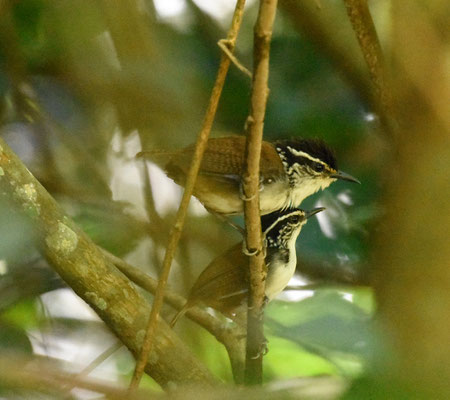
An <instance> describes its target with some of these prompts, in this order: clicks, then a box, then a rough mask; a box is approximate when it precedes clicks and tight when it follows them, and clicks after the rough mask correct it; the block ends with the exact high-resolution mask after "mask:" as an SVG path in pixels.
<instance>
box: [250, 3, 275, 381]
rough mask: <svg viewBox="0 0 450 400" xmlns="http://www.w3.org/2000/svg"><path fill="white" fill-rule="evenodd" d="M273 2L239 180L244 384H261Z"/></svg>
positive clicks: (263, 20) (260, 34)
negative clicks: (245, 293) (262, 192)
mask: <svg viewBox="0 0 450 400" xmlns="http://www.w3.org/2000/svg"><path fill="white" fill-rule="evenodd" d="M276 9H277V0H261V2H260V7H259V12H258V18H257V21H256V24H255V33H254V53H253V57H254V62H253V64H254V66H253V71H254V72H253V83H252V94H251V106H250V115H249V118H248V124H249V125H248V136H247V141H246V146H245V166H244V173H243V176H242V178H243V179H242V181H243V192H244V196H245V197H246V200H245V202H244V214H245V226H246V230H247V235H246V245H247V251H248V253H249V254H253V255H252V256H250V259H249V266H250V295H249V302H248V318H247V349H246V367H245V381H246V383H247V384H260V383H262V349H263V342H264V334H263V307H264V296H265V295H264V290H265V285H264V281H265V279H266V275H267V271H266V267H265V264H264V254H263V251H262V249H263V244H262V234H261V220H260V214H259V162H260V158H261V144H262V136H263V127H264V116H265V113H266V104H267V97H268V94H269V89H268V85H267V82H268V79H269V51H270V39H271V37H272V26H273V22H274V20H275V14H276Z"/></svg>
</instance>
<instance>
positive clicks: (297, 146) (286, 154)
mask: <svg viewBox="0 0 450 400" xmlns="http://www.w3.org/2000/svg"><path fill="white" fill-rule="evenodd" d="M275 148H276V151H277V153H278V155H279V157H280V159H281V161H282V163H283V166H284V169H285V172H286V174H287V175H288V176H289V183H290V185H291V186H292V187H295V186H297V185H299V184H300V185H306V184H309V186H311V192H312V193H314V192H316V191H317V190H319V189H324V188H326V187H327V186H329V185H330V184H331V183H332V182H334V181H335V180H336V179H342V180H346V181H350V182H356V183H360V182H359V181H358V180H357V179H356V178H354V177H352V176H351V175H348V174H346V173H345V172H342V171H339V170H338V166H337V161H336V157H335V155H334V152H333V151H332V150H331V149H330V148H329V147H328V146H327V144H326V143H325V142H323V141H322V140H319V139H294V140H283V141H279V142H277V143H275ZM314 188H315V190H314ZM312 193H310V194H312Z"/></svg>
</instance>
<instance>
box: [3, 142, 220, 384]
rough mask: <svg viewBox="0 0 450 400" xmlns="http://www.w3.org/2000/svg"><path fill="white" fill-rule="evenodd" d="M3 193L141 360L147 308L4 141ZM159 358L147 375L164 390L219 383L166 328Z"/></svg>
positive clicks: (51, 258) (158, 343)
mask: <svg viewBox="0 0 450 400" xmlns="http://www.w3.org/2000/svg"><path fill="white" fill-rule="evenodd" d="M0 193H1V194H2V195H3V196H5V198H6V199H7V200H9V201H10V203H11V204H13V205H14V206H16V207H17V208H18V209H20V210H22V211H23V212H24V213H25V214H26V215H27V216H28V217H29V218H30V219H31V221H32V225H33V227H35V228H36V231H37V234H38V237H39V239H40V244H41V246H42V252H43V254H44V256H45V257H46V259H47V261H48V262H49V264H50V265H51V266H52V267H53V269H54V270H55V271H56V272H57V273H58V274H59V275H60V276H61V277H62V278H63V279H64V280H65V281H66V283H67V284H68V285H69V286H70V287H71V288H72V289H73V290H74V291H75V292H76V293H77V294H78V295H79V296H80V297H81V298H82V299H83V300H85V301H86V302H87V303H88V304H89V305H90V306H91V307H92V308H93V309H94V311H95V312H96V313H97V314H98V315H99V316H100V318H101V319H102V320H103V321H104V322H105V323H106V324H107V325H108V327H109V328H110V329H111V330H112V331H113V332H114V333H115V334H116V335H117V337H118V338H119V339H120V340H121V341H122V342H123V343H124V344H125V345H126V346H127V347H128V348H129V349H130V351H131V352H132V353H134V354H135V355H136V354H137V353H138V350H139V349H140V347H141V344H142V340H143V336H144V333H145V330H144V328H145V317H146V316H147V315H148V313H149V311H150V307H149V305H148V303H147V302H146V300H145V299H144V298H143V297H142V296H141V295H140V294H139V293H138V292H137V291H136V290H135V288H134V287H133V286H131V285H130V282H129V281H128V280H127V279H126V278H125V277H124V276H123V274H122V273H121V272H119V271H118V270H117V269H116V268H115V267H114V265H113V264H112V263H111V262H108V261H107V260H105V258H104V256H103V255H102V254H101V252H100V251H99V250H98V248H97V246H96V245H95V244H94V243H93V242H92V241H91V240H90V239H89V238H88V237H87V235H86V234H85V233H84V232H83V231H82V230H81V229H80V228H79V227H78V226H77V225H76V224H75V223H74V222H73V221H72V220H71V219H70V218H68V217H67V216H66V215H65V214H64V212H63V211H62V210H61V208H60V207H59V206H58V204H57V203H56V202H55V200H54V199H53V198H52V197H51V196H50V195H49V194H48V193H47V191H46V190H45V189H44V188H43V187H42V186H41V184H40V183H39V182H38V181H37V180H36V179H35V178H34V177H33V175H31V173H30V172H29V171H28V170H27V169H26V167H25V166H24V165H23V164H22V163H21V161H20V160H19V159H18V158H17V156H16V155H15V154H14V153H13V152H12V151H11V149H10V148H9V146H8V145H7V144H6V143H5V142H4V141H3V139H0ZM155 353H156V355H155V357H154V358H152V360H150V362H149V363H148V365H147V370H148V371H149V373H150V375H151V376H152V377H153V378H154V379H155V380H156V381H157V382H158V383H159V384H161V385H162V386H165V385H167V384H168V382H178V383H179V384H182V383H192V382H193V381H197V382H201V383H203V384H204V383H212V382H214V378H213V377H212V376H211V374H210V373H209V371H208V370H207V369H206V368H205V367H204V366H203V365H202V364H201V363H200V362H199V361H198V360H197V359H196V358H195V357H194V356H193V355H192V354H191V353H190V351H189V350H188V349H187V348H186V347H185V345H184V344H183V343H182V342H181V341H180V339H179V338H178V337H177V336H176V335H175V334H174V332H173V331H172V330H171V329H169V327H168V326H167V325H166V324H164V323H162V324H160V325H159V329H158V332H157V335H155Z"/></svg>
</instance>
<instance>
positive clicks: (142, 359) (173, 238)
mask: <svg viewBox="0 0 450 400" xmlns="http://www.w3.org/2000/svg"><path fill="white" fill-rule="evenodd" d="M244 4H245V0H238V1H237V3H236V8H235V11H234V14H233V20H232V23H231V28H230V30H229V32H228V36H227V40H228V41H229V46H230V49H231V50H232V49H234V46H235V43H236V38H237V34H238V32H239V28H240V25H241V21H242V15H243V12H244ZM230 64H231V61H230V59H229V58H228V57H227V56H226V55H222V57H221V60H220V65H219V70H218V72H217V77H216V81H215V83H214V87H213V89H212V93H211V98H210V100H209V104H208V108H207V110H206V115H205V118H204V120H203V125H202V129H201V131H200V133H199V134H198V138H197V143H196V145H195V150H194V155H193V158H192V163H191V166H190V168H189V173H188V175H187V179H186V185H185V189H184V193H183V198H182V199H181V204H180V207H179V209H178V212H177V217H176V221H175V224H174V226H173V228H172V232H171V234H170V239H169V243H168V245H167V249H166V253H165V256H164V262H163V266H162V270H161V276H160V279H159V281H158V287H157V290H156V293H155V297H154V301H153V307H152V311H151V313H150V317H149V320H148V325H147V330H146V334H145V339H144V342H143V345H142V349H141V352H140V354H139V357H138V360H137V363H136V368H135V370H134V374H133V378H132V380H131V383H130V390H133V389H135V388H137V387H138V385H139V382H140V380H141V377H142V374H143V373H144V367H145V365H146V363H147V359H148V356H149V354H150V352H151V350H152V343H153V336H154V333H155V330H156V325H157V321H158V316H159V312H160V310H161V307H162V305H163V299H164V288H165V286H166V284H167V280H168V278H169V272H170V267H171V264H172V260H173V258H174V255H175V251H176V248H177V245H178V241H179V239H180V237H181V232H182V229H183V225H184V220H185V218H186V214H187V209H188V205H189V200H190V198H191V195H192V191H193V189H194V185H195V181H196V179H197V175H198V171H199V169H200V165H201V161H202V157H203V153H204V151H205V149H206V145H207V141H208V137H209V133H210V132H211V128H212V124H213V122H214V118H215V115H216V110H217V106H218V104H219V99H220V95H221V93H222V88H223V85H224V83H225V78H226V75H227V72H228V69H229V67H230Z"/></svg>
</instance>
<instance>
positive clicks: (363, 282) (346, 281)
mask: <svg viewBox="0 0 450 400" xmlns="http://www.w3.org/2000/svg"><path fill="white" fill-rule="evenodd" d="M296 272H297V274H299V275H301V276H302V277H303V278H306V279H307V280H308V281H309V282H311V283H314V284H320V285H329V284H331V285H349V286H370V285H371V284H372V279H371V274H370V268H369V266H368V265H353V264H350V265H334V264H331V265H330V264H326V263H323V262H320V261H316V262H314V260H306V259H303V258H302V259H301V260H300V261H299V262H298V263H297V269H296Z"/></svg>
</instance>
